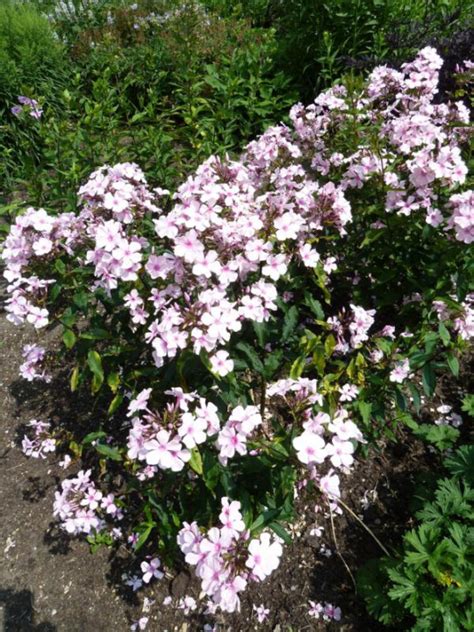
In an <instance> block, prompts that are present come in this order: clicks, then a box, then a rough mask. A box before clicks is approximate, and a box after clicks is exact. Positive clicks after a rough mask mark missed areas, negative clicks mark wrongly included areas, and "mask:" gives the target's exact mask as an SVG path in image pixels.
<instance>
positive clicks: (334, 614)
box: [308, 601, 342, 621]
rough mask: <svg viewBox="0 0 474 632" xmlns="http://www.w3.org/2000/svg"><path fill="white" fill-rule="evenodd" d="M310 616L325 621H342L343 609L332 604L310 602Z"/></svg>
mask: <svg viewBox="0 0 474 632" xmlns="http://www.w3.org/2000/svg"><path fill="white" fill-rule="evenodd" d="M309 606H310V608H309V610H308V614H309V616H310V617H312V618H313V619H319V618H322V619H323V621H340V620H341V617H342V612H341V609H340V608H339V607H337V606H333V605H332V604H330V603H325V604H324V605H323V604H322V603H319V602H316V601H310V602H309Z"/></svg>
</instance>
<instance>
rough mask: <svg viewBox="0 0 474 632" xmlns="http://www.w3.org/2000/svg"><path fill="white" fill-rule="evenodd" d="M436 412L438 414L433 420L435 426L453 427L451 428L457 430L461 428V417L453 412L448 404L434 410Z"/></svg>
mask: <svg viewBox="0 0 474 632" xmlns="http://www.w3.org/2000/svg"><path fill="white" fill-rule="evenodd" d="M436 412H437V413H438V414H439V417H437V418H436V419H435V420H434V423H435V424H436V425H437V426H450V425H451V426H453V428H459V426H462V417H461V415H458V413H456V412H454V411H453V409H452V407H451V406H449V405H448V404H441V406H438V407H437V408H436Z"/></svg>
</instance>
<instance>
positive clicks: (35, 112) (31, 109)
mask: <svg viewBox="0 0 474 632" xmlns="http://www.w3.org/2000/svg"><path fill="white" fill-rule="evenodd" d="M18 103H19V105H14V106H13V107H12V108H11V110H10V111H11V113H12V114H14V115H15V116H20V115H21V114H22V113H23V112H26V113H27V114H29V115H30V116H31V117H32V118H34V119H36V120H37V121H39V120H40V118H41V117H42V115H43V108H42V107H41V106H40V104H39V103H38V101H37V100H36V99H30V98H29V97H24V96H19V97H18Z"/></svg>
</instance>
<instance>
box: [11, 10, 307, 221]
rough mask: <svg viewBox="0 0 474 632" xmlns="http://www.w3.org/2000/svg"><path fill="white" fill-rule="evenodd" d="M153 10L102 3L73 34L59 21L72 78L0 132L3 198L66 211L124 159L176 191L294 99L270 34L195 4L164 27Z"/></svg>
mask: <svg viewBox="0 0 474 632" xmlns="http://www.w3.org/2000/svg"><path fill="white" fill-rule="evenodd" d="M174 4H175V3H174ZM155 5H156V3H155ZM168 5H169V6H172V5H173V3H171V4H170V3H168ZM106 9H107V10H106ZM149 10H150V8H149V7H147V6H146V4H145V3H141V4H139V5H138V8H137V9H131V8H130V6H128V5H126V4H124V3H108V4H104V3H99V4H98V5H97V8H96V10H95V11H94V12H92V13H91V14H90V15H89V14H88V13H87V15H86V17H87V16H89V17H88V18H87V19H88V21H84V20H85V18H84V20H82V21H80V20H79V21H78V20H76V21H74V20H72V22H71V23H69V25H68V27H67V28H68V29H69V31H67V32H66V31H64V29H65V28H66V26H65V25H64V26H62V27H61V25H59V26H58V25H57V28H58V30H59V32H60V33H61V37H62V38H63V39H64V41H65V46H66V47H67V49H68V51H69V56H70V60H71V64H72V66H73V69H74V73H73V75H72V76H71V78H70V81H69V83H68V89H67V90H65V89H64V88H62V89H61V90H58V91H57V93H56V94H55V99H56V102H57V103H56V105H57V107H54V108H51V107H48V97H47V96H45V97H44V102H45V112H44V115H43V117H42V120H41V121H40V122H38V121H33V120H31V117H25V118H24V119H22V120H19V119H16V118H15V117H11V121H10V124H9V125H8V126H6V127H5V135H4V138H3V142H2V144H3V148H4V155H5V154H6V155H7V156H8V160H6V161H5V163H4V165H3V168H2V170H1V171H0V182H1V184H0V186H2V188H3V189H4V191H5V193H6V195H5V197H6V198H7V200H8V201H9V198H10V197H11V195H13V192H16V193H15V196H16V197H18V195H19V196H20V197H21V198H27V199H28V201H29V202H30V203H32V204H34V205H37V206H38V205H39V206H41V205H43V204H45V203H46V201H47V203H48V206H49V207H50V208H56V209H60V210H66V209H70V210H72V209H73V208H75V206H76V190H77V187H78V186H79V184H80V183H81V182H82V181H83V180H84V179H85V178H86V177H87V175H88V174H89V173H90V170H91V168H94V167H95V166H98V165H100V164H103V163H113V162H119V161H134V162H138V163H140V164H141V165H142V166H143V168H144V170H145V173H146V174H147V175H148V176H149V177H150V179H151V181H152V182H156V183H160V185H161V186H165V187H167V188H173V187H174V186H175V185H176V184H177V183H178V182H179V181H180V180H182V179H183V177H184V176H185V175H186V174H187V173H189V171H190V170H191V169H193V168H195V167H196V166H197V165H198V164H199V162H200V161H202V160H204V158H206V157H207V156H208V155H209V154H210V153H218V154H220V155H223V154H224V153H226V152H235V151H236V150H237V149H238V148H240V147H241V146H242V144H244V143H245V142H247V141H248V140H249V139H250V138H252V137H254V136H255V135H257V134H258V133H261V132H262V131H263V130H264V129H265V128H266V127H267V126H268V125H269V124H271V123H274V122H278V121H279V120H280V119H281V118H282V117H283V116H284V115H285V114H286V112H287V111H288V108H289V106H290V104H291V103H292V102H293V100H294V98H295V95H294V93H293V91H292V90H290V89H289V87H288V81H287V80H286V79H285V77H284V75H283V74H282V73H279V72H276V71H275V68H274V64H273V58H274V56H275V53H276V43H275V37H274V32H273V31H272V30H269V29H256V28H252V27H251V26H250V23H249V22H248V21H246V20H243V19H239V18H234V17H229V18H221V17H220V16H218V15H217V14H214V13H212V12H206V11H204V10H203V9H202V7H200V6H199V5H197V4H196V3H193V2H191V3H186V4H185V5H184V7H183V8H182V9H180V11H179V12H174V13H173V12H171V13H170V15H169V17H168V19H167V20H166V21H165V22H163V23H162V22H161V21H159V20H158V21H157V20H155V19H153V20H151V21H146V20H145V17H146V16H148V15H150V14H149ZM82 15H83V14H79V17H80V16H82ZM81 19H82V18H81ZM135 24H138V25H140V28H138V29H134V28H133V27H134V25H135ZM61 28H62V29H63V30H61ZM69 37H70V39H68V38H69ZM9 193H10V194H11V195H8V194H9Z"/></svg>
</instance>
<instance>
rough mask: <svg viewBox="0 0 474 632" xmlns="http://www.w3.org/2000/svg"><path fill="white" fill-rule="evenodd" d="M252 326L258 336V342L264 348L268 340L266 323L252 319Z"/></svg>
mask: <svg viewBox="0 0 474 632" xmlns="http://www.w3.org/2000/svg"><path fill="white" fill-rule="evenodd" d="M252 327H253V330H254V332H255V336H256V337H257V340H258V344H259V345H260V347H261V348H262V349H263V348H264V347H265V340H266V335H265V334H266V324H265V323H257V322H255V321H252Z"/></svg>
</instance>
